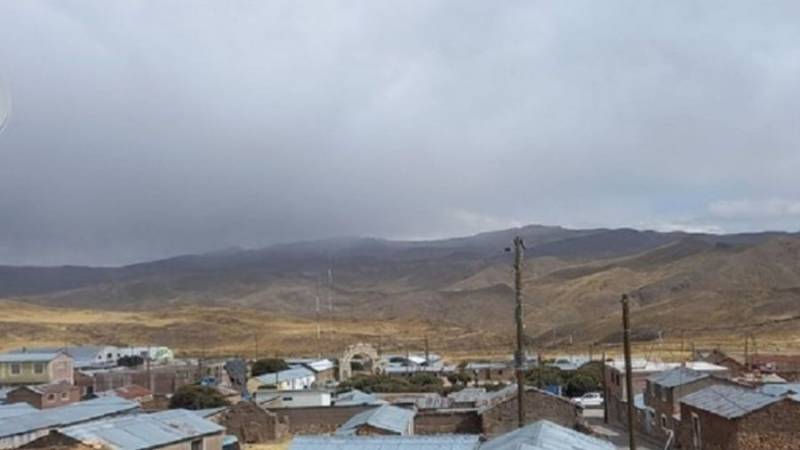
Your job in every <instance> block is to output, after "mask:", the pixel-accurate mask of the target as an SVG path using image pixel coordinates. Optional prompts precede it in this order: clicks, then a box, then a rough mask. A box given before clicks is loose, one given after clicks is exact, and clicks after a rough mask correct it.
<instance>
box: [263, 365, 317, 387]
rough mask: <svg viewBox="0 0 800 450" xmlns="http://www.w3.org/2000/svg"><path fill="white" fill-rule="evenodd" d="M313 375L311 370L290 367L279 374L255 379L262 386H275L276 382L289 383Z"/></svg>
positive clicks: (270, 374)
mask: <svg viewBox="0 0 800 450" xmlns="http://www.w3.org/2000/svg"><path fill="white" fill-rule="evenodd" d="M313 375H314V372H313V371H312V370H311V369H306V368H305V367H292V368H291V369H286V370H281V371H280V372H275V373H265V374H264V375H259V376H258V377H256V378H257V379H258V380H259V381H261V382H262V383H264V384H275V383H276V380H277V382H281V381H291V380H297V379H299V378H306V377H310V376H313Z"/></svg>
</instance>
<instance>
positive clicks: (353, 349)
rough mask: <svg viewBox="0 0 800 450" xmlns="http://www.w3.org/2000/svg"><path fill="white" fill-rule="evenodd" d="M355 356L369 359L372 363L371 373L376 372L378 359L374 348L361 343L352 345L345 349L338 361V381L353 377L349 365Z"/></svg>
mask: <svg viewBox="0 0 800 450" xmlns="http://www.w3.org/2000/svg"><path fill="white" fill-rule="evenodd" d="M356 356H366V357H367V358H369V359H370V360H371V362H372V364H371V365H370V366H371V368H370V370H371V371H372V373H375V372H376V371H377V369H378V365H379V364H380V357H379V356H378V351H377V350H375V347H373V346H371V345H369V344H363V343H358V344H354V345H351V346H349V347H347V349H346V350H345V351H344V354H342V358H341V359H340V360H339V381H344V380H348V379H350V377H351V376H352V375H353V369H352V368H351V366H350V363H351V362H352V361H353V358H354V357H356Z"/></svg>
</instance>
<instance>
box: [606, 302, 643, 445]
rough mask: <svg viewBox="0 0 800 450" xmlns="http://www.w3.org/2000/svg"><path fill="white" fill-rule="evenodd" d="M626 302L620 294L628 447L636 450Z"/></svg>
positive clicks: (627, 306) (629, 333) (628, 321)
mask: <svg viewBox="0 0 800 450" xmlns="http://www.w3.org/2000/svg"><path fill="white" fill-rule="evenodd" d="M628 301H629V299H628V294H622V339H623V345H624V350H625V390H626V391H627V392H626V393H627V398H628V405H627V406H628V447H629V448H630V450H636V437H635V436H634V428H635V422H634V420H635V417H636V416H635V415H634V411H633V368H632V367H631V321H630V317H629V311H628V309H629V305H628ZM603 401H605V399H603Z"/></svg>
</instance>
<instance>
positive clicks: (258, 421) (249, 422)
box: [212, 401, 289, 444]
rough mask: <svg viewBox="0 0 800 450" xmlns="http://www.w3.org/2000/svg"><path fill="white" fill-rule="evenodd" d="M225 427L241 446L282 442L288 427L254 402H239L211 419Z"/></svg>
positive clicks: (283, 421)
mask: <svg viewBox="0 0 800 450" xmlns="http://www.w3.org/2000/svg"><path fill="white" fill-rule="evenodd" d="M212 420H213V421H214V422H216V423H218V424H220V425H222V426H223V427H225V430H226V432H227V433H228V434H231V435H234V436H236V437H237V438H238V439H239V442H241V443H243V444H261V443H265V442H272V441H279V440H282V439H283V438H284V437H285V436H287V435H288V433H289V425H288V424H287V423H286V421H285V420H280V419H279V418H278V416H277V415H276V414H274V413H271V412H269V411H267V410H266V409H264V408H262V407H260V406H258V405H257V404H255V403H254V402H249V401H241V402H239V403H236V404H235V405H233V406H231V407H230V408H226V409H224V410H223V411H222V412H220V413H219V414H217V415H216V416H215V417H214V418H213V419H212Z"/></svg>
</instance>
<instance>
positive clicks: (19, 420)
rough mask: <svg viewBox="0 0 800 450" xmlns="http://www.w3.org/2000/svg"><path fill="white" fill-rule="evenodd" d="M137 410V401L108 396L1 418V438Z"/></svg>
mask: <svg viewBox="0 0 800 450" xmlns="http://www.w3.org/2000/svg"><path fill="white" fill-rule="evenodd" d="M138 408H139V404H138V403H136V402H132V401H128V400H125V399H122V398H119V397H116V396H109V397H101V398H96V399H94V400H87V401H85V402H78V403H73V404H71V405H67V406H62V407H59V408H52V409H45V410H41V411H40V410H36V411H35V412H31V413H28V414H23V415H20V416H13V417H6V418H4V419H0V437H6V436H14V435H17V434H25V433H30V432H32V431H36V430H46V429H54V428H60V427H65V426H69V425H74V424H78V423H82V422H87V421H90V420H95V419H100V418H103V417H107V416H111V415H114V414H121V413H125V412H130V411H135V410H137V409H138Z"/></svg>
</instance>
